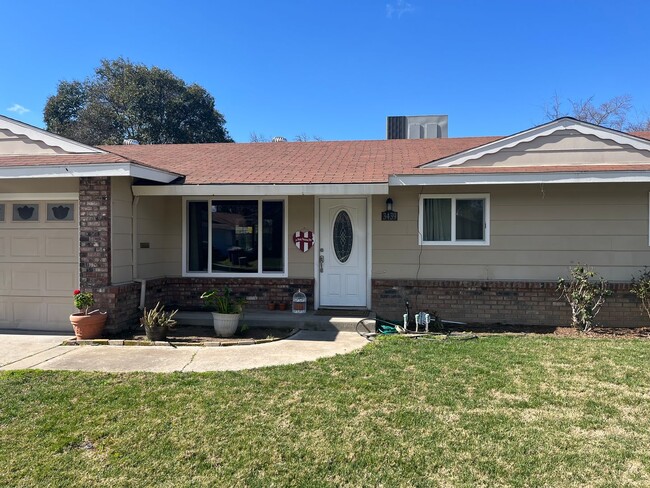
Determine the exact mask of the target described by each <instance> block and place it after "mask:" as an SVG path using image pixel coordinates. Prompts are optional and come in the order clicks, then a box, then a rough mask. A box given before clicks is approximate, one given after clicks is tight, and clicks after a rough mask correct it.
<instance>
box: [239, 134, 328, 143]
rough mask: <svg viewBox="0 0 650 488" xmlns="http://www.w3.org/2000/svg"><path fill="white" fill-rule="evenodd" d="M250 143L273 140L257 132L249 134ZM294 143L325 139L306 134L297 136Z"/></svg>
mask: <svg viewBox="0 0 650 488" xmlns="http://www.w3.org/2000/svg"><path fill="white" fill-rule="evenodd" d="M248 140H249V142H272V139H269V138H268V137H266V136H265V135H264V134H258V133H257V132H251V133H250V134H249V139H248ZM293 140H294V142H310V141H323V140H324V139H323V138H322V137H320V136H311V137H309V136H308V135H307V134H306V133H305V132H302V133H301V134H297V135H296V136H295V137H294V138H293Z"/></svg>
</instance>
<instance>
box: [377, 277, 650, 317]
mask: <svg viewBox="0 0 650 488" xmlns="http://www.w3.org/2000/svg"><path fill="white" fill-rule="evenodd" d="M556 288H557V284H556V283H554V282H523V281H435V280H419V281H414V280H372V303H373V309H374V310H375V311H376V312H377V314H378V315H380V316H383V317H386V318H392V319H398V318H400V317H401V316H402V314H403V313H404V300H405V299H408V300H409V302H410V304H411V310H412V311H414V312H419V311H429V312H432V311H436V312H438V314H439V315H440V317H441V318H443V319H447V320H456V321H461V322H469V323H483V324H496V323H503V324H521V325H550V326H558V325H571V312H570V309H569V306H568V304H567V303H566V301H564V300H560V299H559V298H558V295H559V294H558V292H557V291H556ZM610 288H611V289H612V290H613V292H614V294H613V295H612V296H611V297H609V298H608V299H607V301H606V303H605V305H604V306H603V308H602V309H601V311H600V313H599V314H598V315H597V316H596V322H597V323H598V324H600V325H604V326H610V327H615V326H619V327H620V326H648V325H650V321H648V318H647V316H645V315H644V314H642V313H641V311H640V309H639V306H638V301H637V299H636V297H635V296H634V295H632V294H631V293H630V284H629V283H612V284H610Z"/></svg>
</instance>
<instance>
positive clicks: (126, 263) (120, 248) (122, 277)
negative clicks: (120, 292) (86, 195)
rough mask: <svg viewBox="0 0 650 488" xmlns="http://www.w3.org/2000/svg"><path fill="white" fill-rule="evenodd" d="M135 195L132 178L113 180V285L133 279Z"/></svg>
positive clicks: (114, 178)
mask: <svg viewBox="0 0 650 488" xmlns="http://www.w3.org/2000/svg"><path fill="white" fill-rule="evenodd" d="M132 206H133V195H132V194H131V178H130V177H113V178H111V248H112V250H113V254H112V256H111V266H112V270H111V276H112V281H113V283H124V282H127V281H131V280H132V279H133V250H132V248H133V238H132V235H133V234H132V229H133V219H132V218H131V213H132Z"/></svg>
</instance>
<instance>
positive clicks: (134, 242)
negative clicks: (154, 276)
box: [131, 197, 147, 310]
mask: <svg viewBox="0 0 650 488" xmlns="http://www.w3.org/2000/svg"><path fill="white" fill-rule="evenodd" d="M138 203H140V197H133V203H132V205H131V219H132V220H131V251H132V253H131V263H132V264H131V267H132V271H131V273H132V276H133V281H135V282H136V283H140V305H139V307H138V308H139V309H140V310H144V302H145V295H146V293H147V280H141V279H139V278H138Z"/></svg>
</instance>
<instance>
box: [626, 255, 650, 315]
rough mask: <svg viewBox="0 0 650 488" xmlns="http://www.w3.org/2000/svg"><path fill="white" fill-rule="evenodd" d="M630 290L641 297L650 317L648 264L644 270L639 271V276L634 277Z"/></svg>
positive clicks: (642, 305) (643, 306) (642, 306)
mask: <svg viewBox="0 0 650 488" xmlns="http://www.w3.org/2000/svg"><path fill="white" fill-rule="evenodd" d="M630 291H631V292H632V293H633V294H634V295H636V297H637V298H638V299H639V301H640V302H641V308H642V309H643V310H644V311H645V313H646V315H647V316H648V318H650V269H648V267H647V266H646V267H645V268H643V271H639V275H638V276H633V277H632V288H630Z"/></svg>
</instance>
